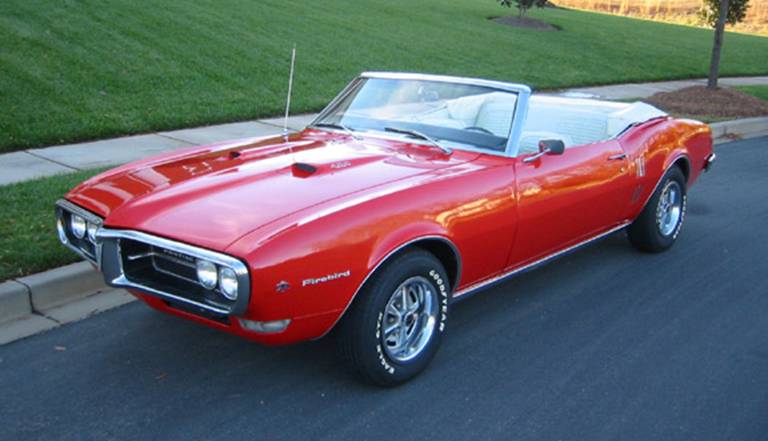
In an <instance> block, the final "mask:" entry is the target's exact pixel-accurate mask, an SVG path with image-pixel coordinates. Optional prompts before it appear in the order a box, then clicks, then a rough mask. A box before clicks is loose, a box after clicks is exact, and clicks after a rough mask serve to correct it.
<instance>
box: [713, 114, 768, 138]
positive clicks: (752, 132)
mask: <svg viewBox="0 0 768 441" xmlns="http://www.w3.org/2000/svg"><path fill="white" fill-rule="evenodd" d="M709 126H710V127H711V128H712V138H714V139H715V142H718V143H721V142H728V141H733V140H734V139H742V138H755V137H758V136H764V135H768V116H758V117H755V118H743V119H734V120H730V121H722V122H716V123H712V124H710V125H709Z"/></svg>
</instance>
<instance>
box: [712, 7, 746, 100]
mask: <svg viewBox="0 0 768 441" xmlns="http://www.w3.org/2000/svg"><path fill="white" fill-rule="evenodd" d="M748 7H749V0H704V7H703V8H702V9H701V17H702V18H703V19H704V21H705V22H706V23H707V24H708V25H710V26H713V27H714V28H715V42H714V44H713V45H712V61H711V63H710V64H709V79H708V80H707V88H709V89H717V77H718V75H719V71H720V51H721V49H722V47H723V34H724V31H725V24H726V23H728V24H730V25H734V24H736V23H738V22H740V21H742V20H744V16H745V15H746V14H747V8H748Z"/></svg>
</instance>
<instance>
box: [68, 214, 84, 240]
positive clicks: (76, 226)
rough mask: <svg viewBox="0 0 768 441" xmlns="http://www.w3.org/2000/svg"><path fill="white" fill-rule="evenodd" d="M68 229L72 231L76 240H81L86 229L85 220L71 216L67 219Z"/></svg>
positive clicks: (74, 215)
mask: <svg viewBox="0 0 768 441" xmlns="http://www.w3.org/2000/svg"><path fill="white" fill-rule="evenodd" d="M69 228H70V229H71V230H72V234H74V235H75V237H76V238H78V239H82V238H83V237H85V232H86V230H87V228H88V227H87V224H86V222H85V219H83V218H82V217H81V216H78V215H76V214H73V215H72V216H71V217H70V219H69Z"/></svg>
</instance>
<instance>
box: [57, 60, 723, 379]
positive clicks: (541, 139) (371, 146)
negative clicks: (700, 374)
mask: <svg viewBox="0 0 768 441" xmlns="http://www.w3.org/2000/svg"><path fill="white" fill-rule="evenodd" d="M714 158H715V155H714V154H713V152H712V138H711V132H710V129H709V127H708V126H706V125H705V124H702V123H700V122H696V121H691V120H681V119H675V118H671V117H670V116H668V115H666V114H665V113H664V112H662V111H660V110H658V109H656V108H654V107H652V106H650V105H647V104H644V103H612V102H603V101H597V100H587V99H572V98H564V97H554V96H546V95H541V96H540V95H533V94H532V93H531V90H530V88H528V87H527V86H524V85H518V84H510V83H504V82H497V81H488V80H479V79H469V78H456V77H445V76H434V75H419V74H404V73H365V74H362V75H361V76H360V77H358V78H356V79H355V80H354V81H352V82H351V83H350V84H349V85H348V86H347V87H346V88H345V89H344V90H343V91H342V92H341V94H339V95H338V97H336V98H335V99H334V100H333V101H332V102H331V103H330V104H329V105H328V107H327V108H326V109H325V110H323V111H322V112H321V113H320V114H319V116H318V117H317V118H316V119H315V120H314V122H313V123H312V124H310V125H309V126H308V127H307V128H306V129H305V130H303V131H301V132H300V133H294V134H290V135H283V136H274V137H267V138H254V139H245V140H239V141H233V142H225V143H219V144H214V145H209V146H203V147H194V148H190V149H186V150H180V151H176V152H173V153H168V154H165V155H161V156H158V157H154V158H150V159H145V160H141V161H138V162H134V163H132V164H127V165H124V166H121V167H118V168H116V169H114V170H111V171H108V172H105V173H102V174H100V175H98V176H96V177H94V178H92V179H89V180H88V181H86V182H84V183H83V184H81V185H79V186H78V187H77V188H75V189H74V190H72V191H71V192H69V193H68V194H67V195H66V196H65V198H64V199H62V200H60V201H59V202H58V203H57V208H56V209H57V218H58V224H57V227H58V234H59V238H60V239H61V241H62V242H63V243H64V244H65V245H67V246H68V247H70V248H72V249H73V250H74V251H76V252H77V253H79V254H81V255H82V256H83V257H85V258H86V259H88V260H90V261H91V262H92V263H94V264H95V265H97V266H98V268H99V269H100V270H101V271H102V272H103V274H104V277H105V280H106V282H107V283H108V284H110V285H112V286H116V287H124V288H126V289H128V290H129V291H130V292H131V293H133V294H134V295H135V296H136V297H138V298H139V299H141V300H143V301H144V302H146V303H147V304H148V305H150V306H151V307H153V308H156V309H158V310H161V311H163V312H167V313H169V314H174V315H177V316H181V317H184V318H187V319H189V320H193V321H195V322H198V323H202V324H205V325H208V326H211V327H213V328H217V329H221V330H223V331H226V332H230V333H232V334H236V335H239V336H241V337H245V338H248V339H251V340H255V341H257V342H260V343H264V344H269V345H277V344H287V343H294V342H299V341H304V340H310V339H317V338H320V337H322V336H324V335H326V334H328V333H330V332H331V331H333V333H334V334H335V338H336V339H337V342H338V347H339V349H340V354H341V355H342V356H343V357H344V358H345V360H346V361H347V363H348V365H349V366H350V367H351V368H352V369H353V370H354V371H355V372H357V373H359V374H360V375H361V376H362V377H363V378H364V379H367V380H369V381H371V382H373V383H376V384H379V385H385V386H388V385H395V384H399V383H402V382H404V381H406V380H408V379H409V378H411V377H413V376H415V375H416V374H418V373H419V372H420V371H422V370H423V369H424V368H425V367H426V366H427V364H428V363H429V362H430V360H431V359H432V358H433V356H434V355H435V352H436V351H437V349H438V346H439V345H440V341H441V337H442V335H443V333H444V332H445V330H446V327H447V326H448V322H447V319H448V315H449V310H450V308H451V305H452V304H453V302H454V301H455V300H457V299H461V298H464V297H467V296H469V295H472V294H474V293H476V292H478V291H480V290H482V289H484V288H487V287H489V286H491V285H493V284H495V283H498V282H501V281H503V280H505V279H507V278H509V277H511V276H514V275H517V274H520V273H522V272H524V271H526V270H529V269H531V268H534V267H536V266H538V265H540V264H543V263H546V262H548V261H550V260H552V259H554V258H556V257H558V256H560V255H562V254H564V253H567V252H570V251H572V250H574V249H576V248H577V247H580V246H583V245H586V244H589V243H590V242H593V241H595V240H597V239H600V238H602V237H605V236H607V235H609V234H612V233H615V232H618V231H620V230H626V232H627V235H628V237H629V240H630V242H631V243H632V244H633V245H634V246H635V247H637V248H639V249H640V250H643V251H647V252H658V251H663V250H665V249H667V248H669V247H670V246H671V245H672V244H673V243H674V242H675V239H676V238H677V236H678V234H679V233H680V228H681V226H682V224H683V219H684V217H685V210H686V192H687V191H688V189H689V188H690V186H691V185H692V184H693V183H694V182H695V181H696V179H697V178H698V177H699V175H700V174H701V172H702V171H703V170H706V169H707V168H708V167H709V166H710V164H711V163H712V161H713V160H714Z"/></svg>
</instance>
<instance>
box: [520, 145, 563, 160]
mask: <svg viewBox="0 0 768 441" xmlns="http://www.w3.org/2000/svg"><path fill="white" fill-rule="evenodd" d="M563 152H565V143H563V141H561V140H559V139H542V140H541V141H539V153H536V154H535V155H531V156H528V157H527V158H525V159H523V162H526V163H527V162H533V161H536V160H537V159H539V158H541V157H542V156H544V155H562V154H563Z"/></svg>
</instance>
